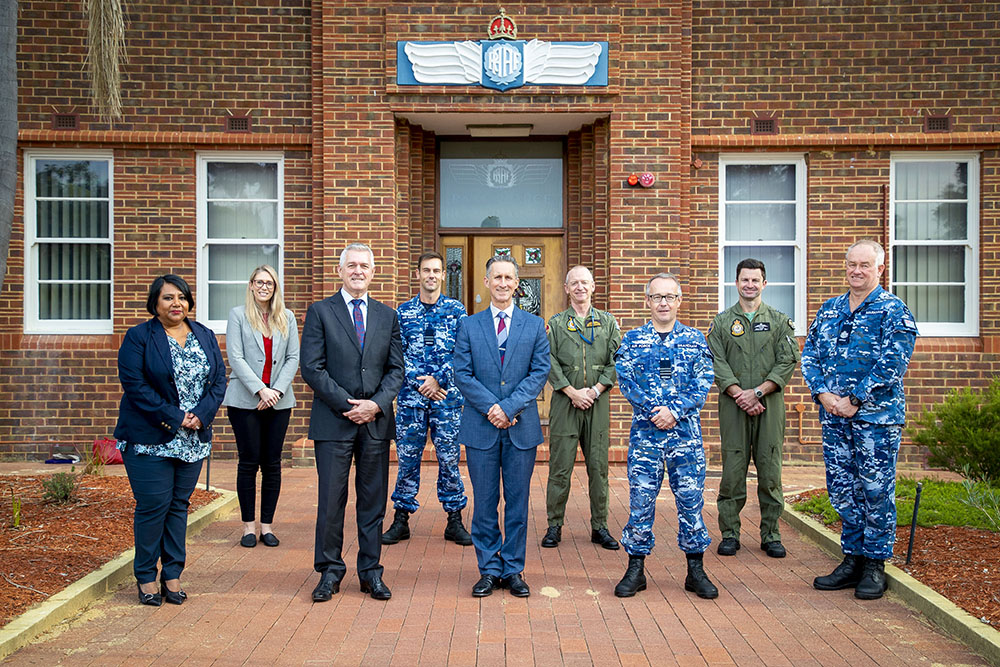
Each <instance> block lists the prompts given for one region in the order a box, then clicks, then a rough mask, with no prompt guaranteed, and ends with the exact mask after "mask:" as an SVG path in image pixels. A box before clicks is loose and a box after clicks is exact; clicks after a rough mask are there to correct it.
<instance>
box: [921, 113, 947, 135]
mask: <svg viewBox="0 0 1000 667" xmlns="http://www.w3.org/2000/svg"><path fill="white" fill-rule="evenodd" d="M924 132H951V116H924Z"/></svg>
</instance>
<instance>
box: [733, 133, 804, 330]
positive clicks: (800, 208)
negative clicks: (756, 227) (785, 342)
mask: <svg viewBox="0 0 1000 667" xmlns="http://www.w3.org/2000/svg"><path fill="white" fill-rule="evenodd" d="M756 164H764V165H769V164H793V165H795V239H794V240H791V241H777V240H775V241H770V240H766V241H726V203H727V201H726V167H729V166H733V165H756ZM807 184H808V179H807V175H806V158H805V155H804V154H802V153H766V154H764V153H727V154H722V155H720V156H719V259H718V261H719V264H718V266H719V310H720V311H722V310H725V309H726V308H729V307H730V306H732V305H733V304H731V303H729V304H727V303H726V286H727V285H732V284H735V282H736V276H732V275H724V274H725V257H726V248H727V247H728V246H765V247H773V246H787V247H791V248H793V249H794V253H795V259H794V272H795V273H794V275H795V280H794V283H793V286H794V289H795V312H794V313H789V315H790V316H791V317H792V320H793V321H794V323H795V335H796V336H804V335H806V331H807V328H808V327H807V324H808V322H807V318H806V306H807V296H808V286H807V280H808V275H807V272H806V257H807V254H806V231H807V224H806V221H807V213H808V192H807V190H806V187H807ZM759 203H762V204H767V203H781V204H784V203H787V202H784V201H781V202H768V201H764V200H761V201H760V202H759ZM782 284H785V283H782ZM764 301H765V302H767V291H766V290H765V291H764Z"/></svg>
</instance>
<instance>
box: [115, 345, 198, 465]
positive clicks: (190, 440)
mask: <svg viewBox="0 0 1000 667" xmlns="http://www.w3.org/2000/svg"><path fill="white" fill-rule="evenodd" d="M167 343H168V344H169V345H170V360H171V361H172V362H173V364H174V381H175V382H176V383H177V394H178V395H179V396H180V399H181V403H180V406H179V407H180V409H181V410H184V411H185V412H187V411H188V410H190V409H191V408H193V407H194V406H196V405H198V401H200V400H201V395H202V394H203V393H204V391H205V380H206V379H208V373H209V371H210V370H211V367H210V366H209V364H208V356H207V355H206V354H205V350H203V349H202V347H201V344H200V343H199V342H198V339H197V338H196V337H195V335H194V332H193V331H189V332H188V335H187V339H186V340H185V341H184V347H181V345H180V343H178V342H177V341H176V340H174V339H173V337H171V336H167ZM126 444H128V445H130V446H132V447H133V448H134V449H135V452H136V453H137V454H149V455H152V456H165V457H168V458H174V459H180V460H181V461H186V462H188V463H194V462H195V461H199V460H201V459H203V458H205V457H206V456H208V455H209V453H210V452H211V451H212V443H211V442H201V441H200V440H198V432H197V431H194V430H192V429H189V428H183V427H180V428H178V429H177V435H175V436H174V439H173V440H171V441H170V442H165V443H163V444H162V445H143V444H139V443H136V442H130V443H126V442H125V441H123V440H119V441H118V449H121V450H124V449H125V447H126Z"/></svg>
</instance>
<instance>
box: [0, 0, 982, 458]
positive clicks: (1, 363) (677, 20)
mask: <svg viewBox="0 0 1000 667" xmlns="http://www.w3.org/2000/svg"><path fill="white" fill-rule="evenodd" d="M19 4H20V7H21V10H20V16H19V34H18V76H19V84H20V88H19V95H20V99H19V126H20V151H19V156H20V158H21V163H22V164H21V167H20V171H19V173H20V174H21V182H19V186H18V199H17V207H16V219H15V223H14V231H13V239H12V242H11V248H10V256H9V264H8V266H9V269H8V273H7V276H6V277H5V281H4V289H3V292H2V294H0V382H2V386H3V387H4V389H5V390H6V391H5V392H4V393H5V395H6V397H7V399H6V400H5V401H4V403H3V405H2V406H0V424H2V429H0V455H4V456H15V457H31V458H35V457H39V456H41V455H44V454H47V453H48V451H49V449H50V447H51V446H52V445H53V444H67V443H72V444H77V445H84V443H88V442H89V441H90V440H92V439H93V438H95V437H100V436H105V435H109V434H110V432H111V430H112V428H113V426H114V423H115V419H116V415H117V402H118V399H119V397H120V390H119V385H118V382H117V376H116V368H115V364H116V353H117V349H118V346H119V344H120V342H121V338H122V335H123V334H124V332H125V330H126V329H127V328H128V327H129V326H132V325H134V324H136V323H138V322H140V321H142V320H143V319H145V318H146V317H147V315H146V313H145V310H144V300H145V296H146V290H147V287H148V285H149V282H150V281H151V280H152V278H153V277H155V276H156V275H159V274H162V273H164V272H176V273H178V274H180V275H182V276H183V277H184V278H185V279H187V280H188V281H189V282H190V283H191V285H192V286H193V287H194V286H197V289H196V295H195V296H196V300H197V302H198V304H197V305H198V309H197V316H198V319H199V320H202V321H206V320H209V321H211V322H213V323H215V324H216V325H217V326H218V321H219V319H220V317H221V321H222V327H223V328H224V320H225V313H226V312H228V307H229V306H231V305H236V303H239V299H238V298H237V297H238V295H239V293H240V291H241V290H242V288H241V287H240V286H239V285H238V282H239V280H244V281H245V279H246V276H244V275H242V274H240V267H241V266H243V265H244V264H246V263H247V262H250V261H251V260H256V259H258V258H261V257H263V258H265V259H269V260H271V261H270V263H274V264H276V265H278V268H279V271H280V273H281V277H282V282H283V285H284V289H285V293H286V301H287V302H288V304H289V306H290V307H291V308H292V310H293V311H294V312H295V313H296V314H297V315H298V317H299V320H300V322H301V318H302V316H304V314H305V310H306V308H307V306H308V304H309V303H311V302H312V301H314V300H317V299H320V298H323V297H325V296H327V295H329V294H330V293H331V292H332V291H333V290H334V289H336V286H337V278H336V265H337V259H338V255H339V252H340V249H341V248H342V247H343V246H344V245H345V244H346V243H348V242H351V241H355V240H362V241H365V242H367V243H369V244H371V245H372V247H373V248H374V251H375V255H376V262H377V273H376V278H375V281H374V283H373V287H374V289H373V294H374V295H375V296H376V298H379V299H381V300H383V301H386V302H387V303H390V304H392V305H395V304H398V303H400V302H401V301H403V300H405V299H407V298H409V296H410V295H411V294H412V292H413V291H414V289H415V284H414V281H413V280H412V270H411V269H412V262H413V260H414V258H415V257H416V256H417V255H419V254H420V253H421V252H422V251H423V250H425V249H427V248H432V247H434V248H437V249H439V250H447V249H448V248H452V249H456V250H455V252H456V253H462V254H461V257H462V266H461V271H459V272H458V273H456V276H455V280H459V278H458V275H459V273H460V274H461V280H462V283H461V286H460V288H459V289H460V292H461V296H462V297H463V298H466V299H467V301H468V303H469V305H470V307H471V308H472V309H473V310H476V309H478V308H477V307H476V301H475V297H476V293H475V286H476V284H477V283H480V282H481V277H480V276H481V273H480V271H481V269H479V268H478V265H475V260H476V259H477V257H478V256H479V254H480V253H481V252H482V250H483V246H484V244H485V245H486V246H487V247H486V249H487V250H490V249H495V248H497V247H501V246H503V247H510V248H512V249H514V248H517V249H518V251H520V249H521V248H524V249H525V252H527V251H528V249H530V248H534V247H536V246H537V247H539V248H542V247H544V248H546V250H545V252H546V253H547V254H546V257H547V258H548V261H547V263H544V266H541V265H540V266H538V267H534V270H535V273H531V274H530V275H536V276H537V278H536V281H537V282H536V284H537V285H539V286H540V287H541V289H542V291H543V295H542V297H541V298H542V300H543V304H544V308H543V310H546V311H548V312H554V311H553V309H555V310H559V309H561V308H562V307H563V306H562V304H561V303H557V302H558V298H557V295H558V294H559V285H560V284H561V280H562V275H561V273H560V272H561V271H564V270H565V268H566V267H567V266H571V265H572V264H575V263H583V264H586V265H588V266H591V267H593V270H594V274H595V276H596V279H597V283H598V292H597V295H596V301H597V304H598V305H599V306H600V307H606V308H609V309H610V310H612V311H613V312H614V313H615V314H616V315H617V316H618V318H619V322H620V323H621V325H622V327H623V328H624V329H629V328H632V327H635V326H637V325H639V324H641V323H642V322H643V321H644V319H645V315H646V314H645V312H644V307H643V302H642V298H641V294H642V289H643V286H644V284H645V281H646V279H647V278H648V276H649V275H651V274H652V273H655V272H658V271H663V270H669V271H672V272H675V273H677V274H679V275H680V276H681V277H682V280H683V283H684V304H683V306H682V311H681V319H682V320H684V321H686V322H687V323H689V324H692V325H694V326H696V327H699V328H701V329H702V330H703V331H704V330H705V329H706V328H707V326H708V323H709V322H710V321H711V318H712V316H713V315H714V314H715V313H716V312H717V311H718V310H721V309H722V308H723V307H724V306H725V305H728V303H731V298H732V297H731V295H730V296H729V297H727V293H726V290H725V285H726V284H730V285H731V284H732V282H733V278H734V276H732V275H728V273H729V272H731V269H732V266H734V264H735V261H738V259H739V258H741V256H744V255H745V254H748V253H751V252H752V253H755V254H759V255H761V258H762V259H765V261H767V262H768V267H769V272H768V273H769V275H768V277H769V279H770V281H771V284H770V286H769V288H768V289H769V292H767V293H765V298H766V299H768V300H769V301H771V302H772V303H774V300H773V299H771V298H769V297H770V296H772V295H773V296H774V299H777V300H778V301H779V302H781V303H782V304H783V305H785V309H787V310H788V311H790V312H789V315H790V316H792V317H794V318H795V320H796V323H797V326H798V328H799V330H800V333H804V331H805V327H806V325H807V324H808V321H809V320H810V319H811V317H812V315H813V314H814V313H815V311H816V309H817V308H818V306H819V305H820V304H821V303H822V302H823V301H824V300H825V299H826V298H828V297H830V296H832V295H834V294H837V293H840V292H843V291H844V290H845V289H846V288H845V284H844V276H843V252H844V250H845V249H846V246H847V245H848V244H849V243H850V242H851V241H853V240H855V239H858V238H862V237H868V238H876V239H879V240H881V241H882V242H883V244H884V245H886V247H887V250H888V252H889V255H888V260H889V261H888V264H889V267H888V269H887V271H886V283H885V286H886V287H889V288H891V289H893V290H894V291H896V292H897V293H900V294H901V296H904V297H905V298H906V299H907V301H908V303H910V305H911V307H912V308H914V310H915V311H917V313H916V314H917V317H918V320H920V325H921V329H922V333H923V334H924V335H923V336H922V337H921V338H920V340H919V341H918V343H917V348H916V353H915V355H914V359H913V363H912V365H911V368H910V373H909V376H908V382H907V396H908V400H909V405H910V408H909V410H910V414H911V415H914V414H917V413H919V411H922V410H923V409H924V408H925V407H927V406H930V405H933V404H935V403H936V402H938V401H940V400H941V398H942V397H943V395H944V394H945V392H946V391H948V390H949V389H952V388H954V387H961V386H969V385H971V386H976V387H980V386H983V385H985V384H987V383H988V382H989V380H990V379H991V378H992V377H993V376H994V375H996V374H998V373H1000V357H998V354H1000V307H998V306H1000V300H998V297H997V292H998V287H1000V259H998V249H1000V238H998V231H1000V210H998V201H1000V154H998V147H1000V93H998V91H1000V38H998V35H1000V9H998V8H997V5H996V4H995V3H991V2H980V3H944V4H942V3H940V2H932V1H931V0H916V1H911V0H906V1H903V0H886V1H885V2H880V3H871V2H864V1H861V0H835V1H832V2H826V3H821V4H820V5H818V6H817V5H816V3H813V2H808V1H807V0H786V1H783V2H768V1H755V0H674V1H666V0H663V1H658V0H631V1H628V0H622V1H620V2H615V3H607V2H591V3H588V2H573V3H562V4H560V3H550V2H534V1H531V2H521V3H517V4H514V5H505V9H506V10H507V14H508V15H509V16H510V17H512V18H513V19H514V20H515V21H516V22H517V28H518V39H522V40H532V39H539V40H543V41H546V42H602V43H606V44H607V48H608V52H607V63H608V85H607V86H596V87H587V86H578V85H567V86H536V85H530V84H529V85H525V86H523V87H520V88H514V89H512V90H508V91H506V92H499V91H497V90H493V89H490V88H485V87H482V86H479V85H462V86H452V85H421V86H408V85H401V84H399V83H397V81H398V79H397V66H398V63H397V42H405V41H420V42H429V41H440V42H453V41H462V40H481V39H485V38H486V26H487V24H488V23H489V21H490V20H491V19H492V17H493V16H494V15H496V13H497V11H498V9H499V8H498V7H497V6H496V5H493V4H487V3H480V2H476V3H452V2H437V3H413V4H400V3H394V2H381V1H379V0H367V1H364V2H355V1H343V0H342V1H337V2H334V1H332V0H311V1H310V0H297V1H296V0H280V1H278V0H256V1H250V2H245V3H237V4H233V3H231V2H222V1H221V0H192V1H191V2H185V3H176V2H165V1H162V0H146V1H140V0H136V1H134V2H128V3H127V4H126V12H127V15H128V24H127V36H126V40H127V49H128V62H127V63H126V64H125V66H124V73H123V85H124V90H123V101H124V117H123V118H122V119H121V120H120V121H116V122H114V123H110V124H109V123H107V122H105V121H103V120H101V119H100V118H98V117H97V116H96V112H95V109H94V107H93V105H92V104H91V102H90V99H89V97H88V85H89V84H88V81H87V79H86V74H85V72H86V69H85V66H84V61H85V57H86V32H87V30H86V17H85V14H84V13H83V12H82V9H81V8H77V7H76V6H72V7H71V8H69V9H68V8H67V6H66V4H65V3H57V2H51V1H48V0H23V1H22V2H21V3H19ZM57 115H58V118H57V117H56V116H57ZM232 119H236V120H235V121H234V120H232ZM244 119H245V120H244ZM470 125H472V126H487V127H492V128H493V129H494V130H495V131H497V132H499V133H504V132H506V131H507V130H509V129H511V127H512V126H527V125H530V126H531V127H530V128H529V129H528V132H529V136H528V137H526V138H523V139H521V140H520V141H521V142H522V143H525V144H529V145H528V146H527V148H526V149H525V150H532V148H531V145H530V144H532V142H539V141H542V142H548V144H550V145H553V146H555V147H557V149H558V150H559V151H561V162H562V170H561V174H562V180H561V193H560V197H561V200H560V201H561V206H562V216H561V219H559V220H556V221H555V224H554V226H552V227H551V228H549V227H546V228H543V229H541V228H516V227H511V228H504V225H503V223H501V224H500V229H491V228H486V229H482V228H481V229H472V228H465V227H461V226H460V227H458V228H455V229H452V228H446V227H444V226H442V219H443V218H442V216H443V209H444V208H445V207H446V206H447V205H448V204H447V201H444V200H443V197H442V194H441V193H442V169H441V160H442V159H443V158H442V156H444V155H446V154H447V152H448V151H449V150H453V149H454V150H457V151H458V152H461V151H463V150H465V151H475V150H480V149H483V147H484V146H487V148H485V149H483V150H484V151H485V154H487V155H488V154H490V153H491V152H495V153H496V154H498V155H501V154H503V153H504V151H506V150H507V147H505V146H503V145H502V143H503V142H502V141H497V142H496V144H495V146H496V148H495V149H494V148H489V147H488V146H494V144H492V143H491V144H488V145H487V144H471V145H466V146H465V147H464V148H463V146H462V142H464V141H468V135H469V133H470V132H472V130H471V129H469V127H468V126H470ZM483 141H492V140H483ZM80 165H85V166H83V167H81V166H80ZM73 169H76V170H77V171H75V172H74V171H73ZM80 169H83V172H85V175H84V176H80V175H79V174H80V173H81V172H80V171H79V170H80ZM643 172H649V173H652V174H653V175H654V176H655V183H654V185H653V186H652V187H650V188H643V187H630V186H628V185H627V184H626V180H627V178H628V176H629V175H630V174H632V173H643ZM74 174H76V175H74ZM81 178H82V179H83V180H80V179H81ZM227 184H229V185H234V184H235V185H234V187H236V186H238V188H237V189H236V190H227V189H226V187H227ZM250 185H252V187H250ZM237 190H238V192H237ZM234 192H236V194H233V193H234ZM74 206H75V207H76V208H74ZM57 210H59V211H62V212H61V213H57V212H56V211H57ZM248 211H250V212H256V213H252V214H253V215H255V216H256V217H255V218H254V220H255V223H254V225H253V230H251V231H250V232H248V231H246V230H244V229H241V228H240V225H239V224H237V223H234V222H233V221H234V220H243V219H244V218H241V217H240V216H241V215H248V214H251V213H248ZM213 215H214V216H215V217H214V218H213V217H212V216H213ZM227 216H229V217H227ZM213 220H215V222H213ZM760 221H763V222H760ZM77 223H80V224H77ZM234 225H235V226H234ZM546 244H548V245H546ZM456 256H457V255H456ZM449 257H450V255H449ZM256 263H257V262H256V261H254V262H253V263H250V264H249V265H248V266H250V267H252V266H255V265H256ZM526 268H528V267H526ZM227 281H228V282H227ZM77 283H80V284H79V285H78V284H77ZM553 285H554V286H555V288H556V291H555V292H554V293H553V294H555V295H556V296H552V294H550V293H549V292H546V291H545V290H546V288H551V287H552V286H553ZM234 294H235V295H236V296H234ZM81 303H82V304H84V305H83V306H79V307H78V304H81ZM479 307H480V308H481V307H482V306H481V305H480V306H479ZM220 314H221V315H220ZM223 338H224V337H223ZM220 340H221V339H220ZM296 389H297V392H296V393H297V395H298V396H299V397H300V405H299V407H298V408H296V409H295V411H294V412H293V417H292V427H291V430H290V434H289V442H291V440H300V439H302V438H303V437H304V435H305V433H306V421H307V417H308V410H307V406H308V402H309V400H311V395H310V392H309V391H308V389H307V388H306V387H305V386H304V385H302V384H301V383H300V384H299V385H297V387H296ZM788 404H789V415H788V419H789V430H788V436H787V439H786V449H785V451H786V457H787V458H789V459H792V460H797V461H820V460H821V458H822V453H821V448H820V447H819V445H818V437H819V429H818V422H817V415H816V410H815V408H814V406H813V405H812V404H811V403H810V402H809V400H808V394H807V392H806V390H805V387H804V384H803V382H802V379H801V376H800V375H799V373H798V372H796V375H795V378H794V380H793V382H792V385H791V387H790V395H789V400H788ZM714 405H715V396H714V392H713V394H712V395H710V397H709V402H708V404H707V406H706V409H705V412H704V413H703V417H704V425H705V435H706V445H707V447H708V449H709V451H710V453H711V454H713V455H717V450H718V432H717V426H716V420H715V407H714ZM613 410H614V424H613V432H612V441H613V445H612V446H613V452H612V460H618V461H621V460H624V453H625V446H626V437H627V429H628V418H629V412H628V410H627V406H626V405H625V403H624V401H623V400H621V398H620V396H619V397H617V398H616V400H615V403H614V409H613ZM217 424H219V425H220V427H221V428H219V429H218V431H217V447H216V451H217V452H219V453H221V454H222V455H225V454H226V453H227V452H232V451H233V444H232V437H231V433H230V432H229V429H228V424H227V423H226V420H225V418H224V416H221V418H220V419H219V421H218V422H217ZM289 449H291V447H290V448H289ZM295 456H296V457H297V458H304V457H308V456H311V452H309V450H308V448H306V447H303V446H302V445H301V442H300V445H299V447H298V449H297V450H296V452H295ZM922 460H923V453H922V452H920V451H918V450H917V449H916V448H915V447H913V446H912V445H904V448H903V451H902V452H901V461H903V463H904V464H909V465H918V464H920V462H921V461H922Z"/></svg>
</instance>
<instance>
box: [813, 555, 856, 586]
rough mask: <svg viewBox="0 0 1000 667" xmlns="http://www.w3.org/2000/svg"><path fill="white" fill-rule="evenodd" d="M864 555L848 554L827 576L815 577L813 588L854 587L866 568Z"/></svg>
mask: <svg viewBox="0 0 1000 667" xmlns="http://www.w3.org/2000/svg"><path fill="white" fill-rule="evenodd" d="M864 560H865V558H864V556H855V555H852V554H847V555H846V556H844V560H843V562H842V563H841V564H840V565H838V566H837V567H836V569H835V570H834V571H833V572H831V573H830V574H828V575H826V576H825V577H816V578H815V579H813V588H815V589H816V590H819V591H839V590H841V589H844V588H854V587H855V586H857V585H858V582H859V581H861V571H862V569H863V568H864Z"/></svg>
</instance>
